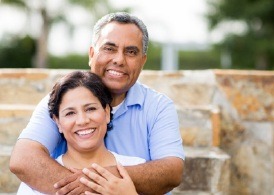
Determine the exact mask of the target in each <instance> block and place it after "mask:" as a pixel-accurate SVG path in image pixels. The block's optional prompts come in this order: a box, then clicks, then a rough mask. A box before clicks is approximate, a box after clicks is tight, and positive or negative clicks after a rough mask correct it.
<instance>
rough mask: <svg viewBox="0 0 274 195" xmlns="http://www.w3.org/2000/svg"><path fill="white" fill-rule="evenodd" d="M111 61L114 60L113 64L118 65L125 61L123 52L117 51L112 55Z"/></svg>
mask: <svg viewBox="0 0 274 195" xmlns="http://www.w3.org/2000/svg"><path fill="white" fill-rule="evenodd" d="M113 62H114V64H116V65H119V66H121V65H124V63H125V54H124V52H122V51H119V52H117V53H116V54H115V56H114V59H113Z"/></svg>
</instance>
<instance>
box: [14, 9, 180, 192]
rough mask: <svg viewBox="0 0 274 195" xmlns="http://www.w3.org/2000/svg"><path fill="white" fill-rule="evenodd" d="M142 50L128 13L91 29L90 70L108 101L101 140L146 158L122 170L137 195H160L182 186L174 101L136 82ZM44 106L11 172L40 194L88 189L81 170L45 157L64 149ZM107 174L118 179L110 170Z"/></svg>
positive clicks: (142, 32) (136, 24)
mask: <svg viewBox="0 0 274 195" xmlns="http://www.w3.org/2000/svg"><path fill="white" fill-rule="evenodd" d="M147 48H148V33H147V29H146V26H145V25H144V24H143V22H142V21H141V20H139V19H138V18H136V17H134V16H131V15H129V14H127V13H114V14H108V15H106V16H104V17H103V18H102V19H100V20H99V21H98V22H97V23H96V25H95V26H94V29H93V39H92V46H91V47H90V51H89V66H90V68H91V71H92V72H94V73H96V74H97V75H99V76H100V77H101V78H102V80H103V82H104V84H105V85H106V86H107V87H108V88H109V90H110V92H111V94H112V97H113V101H112V104H111V106H112V107H113V110H114V116H113V129H112V130H111V131H110V132H108V134H107V137H106V139H105V143H106V146H107V148H108V149H110V150H112V151H114V152H117V153H119V154H123V155H129V156H138V157H141V158H144V159H146V160H147V161H148V162H147V163H144V164H142V165H136V166H131V167H125V168H126V170H127V171H128V173H129V175H130V177H131V179H132V180H133V182H134V184H135V187H136V189H137V191H138V192H139V193H140V194H164V193H167V192H168V191H170V190H172V189H173V188H174V187H176V186H178V185H179V184H180V182H181V179H182V173H183V159H184V152H183V148H182V140H181V136H180V132H179V123H178V116H177V113H176V110H175V107H174V105H173V102H172V101H171V100H170V99H169V98H167V97H166V96H165V95H163V94H159V93H157V92H155V91H153V90H151V89H149V88H147V87H145V86H143V85H142V84H140V83H139V82H137V79H138V77H139V75H140V72H141V70H142V68H143V66H144V64H145V62H146V59H147V55H146V54H147ZM47 103H48V97H45V98H44V99H43V100H42V101H41V102H40V103H39V104H38V106H37V108H36V109H35V111H34V113H33V116H32V117H31V120H30V122H29V124H28V125H27V127H26V128H25V129H24V130H23V132H22V133H21V135H20V137H19V139H18V141H17V143H16V145H15V147H14V150H13V153H12V156H11V160H10V169H11V171H12V172H13V173H15V174H16V175H17V176H18V178H19V179H21V180H22V181H24V182H25V183H27V184H28V185H29V186H31V187H32V188H34V189H37V190H38V191H41V192H44V193H54V192H56V191H57V192H58V194H81V193H83V192H84V191H86V190H91V189H89V188H87V187H86V186H85V185H84V184H81V183H80V182H79V180H80V178H81V177H83V176H84V175H83V174H82V173H81V172H80V171H78V172H75V173H72V172H71V171H69V170H68V169H66V168H64V167H62V166H60V165H59V164H58V163H57V162H56V161H55V160H54V159H52V158H51V157H50V155H51V156H52V157H55V156H59V155H60V153H64V152H65V151H66V144H65V142H64V140H63V139H61V136H60V135H59V132H58V129H57V126H56V124H55V123H54V121H52V120H51V118H50V116H49V114H48V108H47ZM107 169H108V170H109V171H111V172H112V173H113V174H117V170H116V168H115V167H107ZM64 178H65V179H64ZM98 178H99V177H98ZM58 181H60V182H58ZM56 182H58V183H56ZM54 184H55V185H54ZM53 185H54V187H55V188H54V187H53Z"/></svg>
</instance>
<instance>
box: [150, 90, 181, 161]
mask: <svg viewBox="0 0 274 195" xmlns="http://www.w3.org/2000/svg"><path fill="white" fill-rule="evenodd" d="M157 98H158V101H155V100H154V103H152V104H154V105H153V106H152V107H153V108H152V109H153V110H154V111H155V112H153V111H151V112H150V113H151V114H152V113H153V115H151V117H150V120H152V121H150V124H151V127H150V132H149V149H150V155H151V159H160V158H164V157H170V156H174V157H179V158H181V159H183V160H184V159H185V153H184V149H183V143H182V137H181V133H180V130H179V120H178V114H177V111H176V109H175V105H174V103H173V102H172V101H171V100H170V99H169V98H168V97H166V96H165V95H162V96H159V97H157ZM155 102H157V103H155Z"/></svg>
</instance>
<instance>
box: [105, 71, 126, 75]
mask: <svg viewBox="0 0 274 195" xmlns="http://www.w3.org/2000/svg"><path fill="white" fill-rule="evenodd" d="M108 72H109V73H110V74H113V75H116V76H122V75H123V73H120V72H117V71H115V70H109V71H108Z"/></svg>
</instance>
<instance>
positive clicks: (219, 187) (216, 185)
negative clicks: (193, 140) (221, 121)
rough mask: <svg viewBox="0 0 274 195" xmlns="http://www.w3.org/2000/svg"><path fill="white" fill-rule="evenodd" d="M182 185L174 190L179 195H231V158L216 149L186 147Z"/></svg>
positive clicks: (175, 194)
mask: <svg viewBox="0 0 274 195" xmlns="http://www.w3.org/2000/svg"><path fill="white" fill-rule="evenodd" d="M185 152H186V160H185V168H184V174H183V181H182V183H181V184H180V185H179V186H178V187H177V188H175V189H174V190H173V194H174V195H179V194H191V193H193V194H195V193H196V194H201V195H203V194H211V195H226V194H229V187H230V156H229V155H228V154H226V153H225V152H223V151H222V150H221V149H218V148H216V147H211V148H194V147H185Z"/></svg>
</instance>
